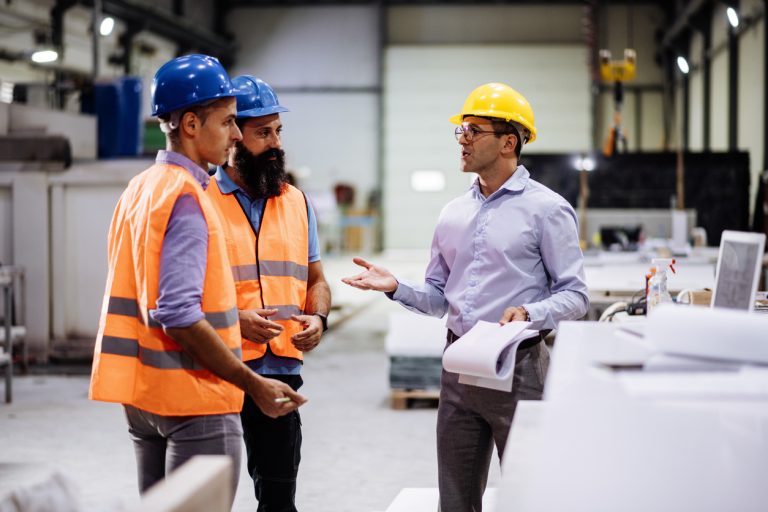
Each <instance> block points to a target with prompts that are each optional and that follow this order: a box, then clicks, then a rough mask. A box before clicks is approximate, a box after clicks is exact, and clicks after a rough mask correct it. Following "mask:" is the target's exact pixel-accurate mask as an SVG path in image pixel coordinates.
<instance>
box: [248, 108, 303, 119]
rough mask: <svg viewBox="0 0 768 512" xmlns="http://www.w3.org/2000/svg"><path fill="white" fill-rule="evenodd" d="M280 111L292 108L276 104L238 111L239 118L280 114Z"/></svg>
mask: <svg viewBox="0 0 768 512" xmlns="http://www.w3.org/2000/svg"><path fill="white" fill-rule="evenodd" d="M280 112H290V110H288V109H287V108H285V107H283V106H281V105H275V106H272V107H267V108H252V109H250V110H243V111H242V112H238V113H237V118H238V119H243V118H246V117H249V118H250V117H264V116H271V115H272V114H279V113H280Z"/></svg>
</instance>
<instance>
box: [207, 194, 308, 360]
mask: <svg viewBox="0 0 768 512" xmlns="http://www.w3.org/2000/svg"><path fill="white" fill-rule="evenodd" d="M207 193H208V196H209V197H210V198H211V199H212V203H213V206H214V207H215V208H216V210H217V211H218V212H219V215H221V221H222V224H223V226H224V236H225V237H226V239H227V252H228V253H229V261H230V263H231V264H232V275H233V276H234V279H235V288H236V289H237V307H238V309H255V308H271V309H277V313H276V314H275V315H273V316H271V317H269V319H270V320H272V321H273V322H275V323H279V324H280V325H282V326H283V332H282V333H280V334H279V335H278V336H275V337H274V338H272V339H271V340H270V341H269V348H270V349H271V350H272V352H273V353H274V354H276V355H278V356H282V357H292V358H294V359H299V360H301V359H303V358H304V355H303V354H302V352H301V351H300V350H299V349H297V348H296V347H294V346H293V343H292V342H291V336H293V335H294V334H296V333H297V332H301V331H302V330H303V329H304V328H303V327H302V325H301V324H300V323H299V322H295V321H293V320H291V315H302V314H304V306H305V303H306V300H307V278H308V276H309V264H308V259H309V254H308V252H309V251H308V245H309V220H308V217H307V200H306V198H305V197H304V194H303V193H302V192H301V191H300V190H299V189H297V188H295V187H292V186H290V185H288V186H287V189H286V191H285V192H283V193H282V194H280V195H279V196H277V197H271V198H269V199H268V200H267V201H265V203H266V204H265V207H264V211H263V212H262V215H261V222H260V223H259V232H258V233H256V232H254V230H253V225H252V224H251V222H250V220H249V218H248V216H247V215H246V214H245V212H243V209H242V207H241V206H240V202H239V201H238V200H237V197H235V194H234V193H232V194H223V193H222V192H221V189H220V188H219V183H218V181H217V180H216V179H212V180H211V184H210V185H209V186H208V189H207ZM266 352H267V344H266V343H256V342H253V341H251V340H248V339H246V338H243V360H244V361H250V360H252V359H259V358H261V357H264V354H266Z"/></svg>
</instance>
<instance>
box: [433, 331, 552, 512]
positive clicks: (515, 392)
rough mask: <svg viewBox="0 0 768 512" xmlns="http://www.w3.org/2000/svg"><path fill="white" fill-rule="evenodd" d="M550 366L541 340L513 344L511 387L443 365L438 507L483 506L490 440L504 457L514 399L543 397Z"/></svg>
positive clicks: (468, 509) (474, 511) (455, 510)
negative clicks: (471, 378) (480, 381)
mask: <svg viewBox="0 0 768 512" xmlns="http://www.w3.org/2000/svg"><path fill="white" fill-rule="evenodd" d="M451 341H452V340H451V339H450V337H449V344H450V342H451ZM548 368H549V349H547V346H546V345H545V344H544V343H543V342H539V343H537V344H535V345H534V346H531V347H528V348H519V349H518V350H517V354H516V357H515V373H514V377H513V380H512V392H505V391H497V390H495V389H487V388H481V387H477V386H469V385H466V384H459V375H458V374H457V373H449V372H446V371H445V370H443V374H442V379H441V388H440V403H439V405H438V409H437V472H438V486H439V489H440V508H439V510H440V511H441V512H480V511H481V510H482V507H483V504H482V500H483V493H484V492H485V485H486V482H487V480H488V469H489V467H490V463H491V456H492V454H493V446H494V444H495V445H496V449H497V450H498V452H499V458H501V457H503V456H504V448H505V445H506V444H507V436H508V435H509V428H510V426H511V425H512V417H513V416H514V414H515V407H516V406H517V401H518V400H540V399H541V396H542V393H543V391H544V379H545V377H546V375H547V369H548Z"/></svg>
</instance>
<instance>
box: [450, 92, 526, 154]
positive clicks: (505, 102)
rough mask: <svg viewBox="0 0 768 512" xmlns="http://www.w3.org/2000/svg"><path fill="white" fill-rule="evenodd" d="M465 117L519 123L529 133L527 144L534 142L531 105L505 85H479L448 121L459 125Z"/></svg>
mask: <svg viewBox="0 0 768 512" xmlns="http://www.w3.org/2000/svg"><path fill="white" fill-rule="evenodd" d="M465 116H479V117H495V118H498V119H503V120H504V121H507V122H509V121H514V122H516V123H520V124H521V125H522V126H524V127H525V128H526V129H527V130H528V131H529V132H531V136H530V138H529V139H528V143H531V142H533V141H534V140H536V126H535V125H534V124H533V109H532V108H531V104H530V103H528V100H526V99H525V96H523V95H522V94H520V93H519V92H517V91H516V90H514V89H513V88H511V87H510V86H508V85H506V84H500V83H495V82H492V83H489V84H485V85H481V86H480V87H478V88H477V89H475V90H474V91H472V92H471V93H469V96H467V99H466V101H465V102H464V107H463V108H462V109H461V113H460V114H456V115H455V116H453V117H451V118H450V121H451V122H452V123H453V124H461V122H462V120H463V119H464V117H465Z"/></svg>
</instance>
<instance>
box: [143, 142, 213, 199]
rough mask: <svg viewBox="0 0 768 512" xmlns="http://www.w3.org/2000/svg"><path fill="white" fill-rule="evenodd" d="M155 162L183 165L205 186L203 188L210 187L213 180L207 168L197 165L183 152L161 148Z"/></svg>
mask: <svg viewBox="0 0 768 512" xmlns="http://www.w3.org/2000/svg"><path fill="white" fill-rule="evenodd" d="M155 163H158V164H169V165H176V166H178V167H183V168H184V169H186V170H187V171H188V172H189V174H191V175H192V177H193V178H195V180H196V181H197V182H198V183H200V186H201V187H203V190H205V189H206V188H208V183H209V182H210V181H211V177H210V176H208V173H207V172H206V171H205V169H203V168H202V167H200V166H199V165H197V164H196V163H195V162H193V161H192V160H190V159H189V158H187V157H186V156H184V155H182V154H181V153H176V152H175V151H166V150H164V149H161V150H160V151H158V152H157V158H155Z"/></svg>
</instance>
